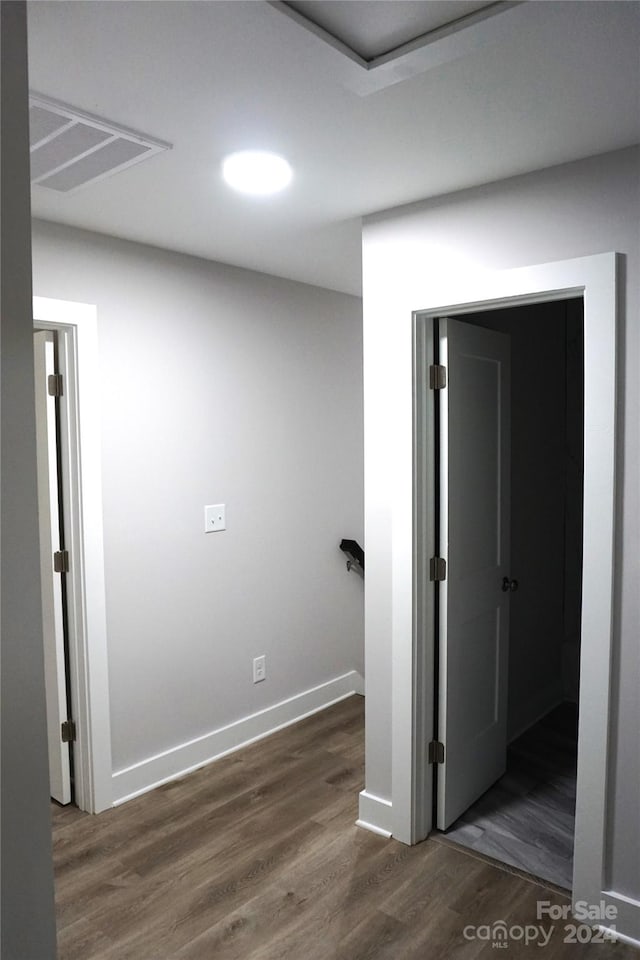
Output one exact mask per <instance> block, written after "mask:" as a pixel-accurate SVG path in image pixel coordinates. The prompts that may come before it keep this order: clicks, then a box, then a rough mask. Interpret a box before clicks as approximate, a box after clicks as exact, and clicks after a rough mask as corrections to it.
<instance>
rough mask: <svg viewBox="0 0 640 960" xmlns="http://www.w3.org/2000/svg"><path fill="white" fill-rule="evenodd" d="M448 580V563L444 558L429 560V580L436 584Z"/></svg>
mask: <svg viewBox="0 0 640 960" xmlns="http://www.w3.org/2000/svg"><path fill="white" fill-rule="evenodd" d="M446 579H447V561H446V560H445V559H444V558H443V557H431V560H429V580H434V581H436V582H438V581H440V580H446Z"/></svg>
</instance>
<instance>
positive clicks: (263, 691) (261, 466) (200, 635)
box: [33, 222, 363, 770]
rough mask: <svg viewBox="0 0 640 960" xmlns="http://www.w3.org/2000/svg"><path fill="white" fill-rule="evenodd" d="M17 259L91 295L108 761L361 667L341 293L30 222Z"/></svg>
mask: <svg viewBox="0 0 640 960" xmlns="http://www.w3.org/2000/svg"><path fill="white" fill-rule="evenodd" d="M33 257H34V293H36V294H37V295H40V296H46V297H54V298H60V299H68V300H77V301H83V302H86V303H93V304H97V309H98V336H99V342H100V354H101V372H102V377H103V404H102V406H103V412H102V455H103V493H104V536H105V577H106V594H107V597H106V599H107V631H108V656H109V679H110V695H111V722H112V738H113V763H114V769H116V770H119V769H122V768H124V767H127V766H128V765H130V764H134V763H136V762H137V761H140V760H144V759H146V758H148V757H150V756H153V755H154V754H157V753H159V752H161V751H163V750H165V749H167V748H170V747H172V746H177V745H179V744H181V743H184V742H186V741H188V740H190V739H192V738H195V737H198V736H200V735H202V734H206V733H209V732H211V731H213V730H216V729H218V728H219V727H221V726H223V725H225V724H228V723H231V722H233V721H235V720H238V719H240V718H242V717H244V716H247V715H249V714H251V713H253V712H255V711H257V710H261V709H263V708H265V707H268V706H269V705H271V704H273V703H276V702H278V701H279V700H282V699H284V698H286V697H289V696H292V695H294V694H297V693H300V692H301V691H303V690H306V689H308V688H311V687H313V686H315V685H317V684H320V683H322V682H324V681H326V680H330V679H331V678H333V677H336V676H338V675H340V674H342V673H346V672H347V671H349V670H352V669H356V670H358V671H359V672H362V670H363V592H362V583H361V581H360V580H359V579H358V578H357V577H356V576H354V575H349V574H347V572H346V569H345V564H344V560H343V556H342V554H341V553H340V552H339V550H338V543H339V541H340V539H341V537H343V536H347V537H354V538H356V539H359V540H360V541H362V526H363V503H362V472H363V465H362V458H363V450H362V326H361V303H360V301H359V300H358V299H356V298H354V297H348V296H345V295H343V294H338V293H331V292H328V291H325V290H321V289H319V288H317V287H312V286H308V285H304V284H299V283H292V282H289V281H286V280H280V279H276V278H272V277H269V276H266V275H263V274H258V273H253V272H249V271H246V270H240V269H237V268H233V267H228V266H224V265H221V264H215V263H210V262H207V261H203V260H197V259H194V258H190V257H186V256H181V255H177V254H172V253H168V252H166V251H161V250H157V249H154V248H150V247H144V246H141V245H137V244H133V243H128V242H124V241H119V240H115V239H112V238H107V237H104V236H99V235H96V234H90V233H85V232H80V231H76V230H73V229H70V228H66V227H62V226H55V225H53V224H48V223H42V222H36V223H35V225H34V234H33ZM219 502H223V503H226V506H227V530H226V532H222V533H214V534H208V535H205V534H204V532H203V522H204V521H203V507H204V505H205V504H207V503H219ZM263 653H265V654H266V656H267V680H266V681H265V682H263V683H260V684H257V685H254V684H253V683H252V659H253V657H255V656H257V655H259V654H263Z"/></svg>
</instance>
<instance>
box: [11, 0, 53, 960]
mask: <svg viewBox="0 0 640 960" xmlns="http://www.w3.org/2000/svg"><path fill="white" fill-rule="evenodd" d="M0 41H1V49H0V74H1V76H0V89H1V98H2V99H1V103H0V126H1V138H2V167H1V178H2V179H1V193H0V214H1V216H0V222H1V231H2V233H1V261H0V316H1V321H0V354H1V357H0V359H1V376H0V384H1V403H2V421H1V426H0V429H1V448H2V451H1V455H2V498H1V500H2V502H1V508H2V509H1V513H2V520H1V525H2V611H1V613H2V647H1V654H2V692H1V696H0V701H1V703H2V716H1V724H2V767H1V770H2V773H1V775H2V865H1V871H0V875H1V880H2V886H1V889H0V894H1V910H2V937H1V947H0V949H1V952H2V956H3V958H4V960H27V958H29V960H52V958H53V957H55V953H56V949H55V918H54V903H53V867H52V862H51V814H50V801H49V771H48V760H47V741H46V716H45V693H44V656H43V644H42V615H41V608H40V562H39V544H38V520H37V495H36V438H35V404H34V386H33V323H32V318H31V277H30V264H31V252H30V236H29V233H30V220H29V215H30V212H29V130H28V113H27V49H26V11H25V6H24V4H23V3H16V2H10V3H9V2H3V3H1V4H0Z"/></svg>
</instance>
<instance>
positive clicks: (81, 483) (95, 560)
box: [33, 297, 112, 813]
mask: <svg viewBox="0 0 640 960" xmlns="http://www.w3.org/2000/svg"><path fill="white" fill-rule="evenodd" d="M33 318H34V319H33V322H34V327H36V328H37V329H39V330H55V331H56V332H57V334H58V357H59V366H60V373H61V374H62V376H63V382H64V392H63V396H62V397H61V398H60V444H61V475H62V490H63V515H64V523H65V544H66V545H67V548H68V550H69V559H70V570H69V574H68V575H67V617H68V628H69V669H70V673H71V676H70V681H71V683H70V687H71V712H72V716H73V718H74V720H75V722H76V728H77V740H76V742H75V744H74V788H75V797H74V799H75V803H76V805H77V806H78V807H79V808H80V810H85V811H87V812H88V813H100V812H101V811H102V810H106V809H108V808H109V807H111V806H112V767H111V726H110V714H109V683H108V673H107V630H106V610H105V586H104V544H103V520H102V466H101V453H100V395H99V358H98V323H97V316H96V308H95V306H93V305H91V304H84V303H73V302H67V301H65V300H52V299H49V298H48V297H34V298H33Z"/></svg>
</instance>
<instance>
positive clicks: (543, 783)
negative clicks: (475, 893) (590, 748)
mask: <svg viewBox="0 0 640 960" xmlns="http://www.w3.org/2000/svg"><path fill="white" fill-rule="evenodd" d="M577 753H578V708H577V706H576V705H575V704H571V703H563V704H561V705H560V706H559V707H556V709H555V710H553V711H551V713H549V714H548V715H547V716H546V717H544V718H543V719H542V720H540V721H539V723H536V724H535V725H534V726H533V727H531V729H530V730H527V731H526V732H525V733H524V734H522V736H521V737H518V739H517V740H515V741H514V743H512V744H511V746H510V747H509V751H508V756H507V772H506V774H505V775H504V777H502V778H501V779H500V780H498V782H497V783H495V784H494V786H493V787H491V789H490V790H488V791H487V792H486V793H485V794H484V795H483V796H482V797H480V799H479V800H478V801H477V802H476V803H474V804H473V806H471V807H469V809H468V810H466V811H465V813H463V814H462V816H461V817H460V818H459V819H458V820H456V822H455V823H454V824H453V826H452V827H450V828H449V830H447V832H446V834H445V835H446V836H447V837H448V838H449V839H450V840H455V841H456V842H457V843H460V844H462V845H463V846H465V847H469V848H471V849H473V850H476V851H478V852H479V853H484V854H488V855H489V856H491V857H495V858H496V859H498V860H501V861H503V862H504V863H507V864H510V865H511V866H514V867H519V868H520V869H522V870H526V871H527V872H528V873H532V874H533V875H534V876H537V877H541V878H542V879H543V880H547V881H549V882H551V883H554V884H558V886H560V887H564V888H565V889H567V890H570V889H571V885H572V870H573V835H574V829H575V807H576V759H577Z"/></svg>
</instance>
